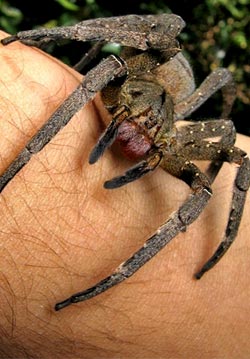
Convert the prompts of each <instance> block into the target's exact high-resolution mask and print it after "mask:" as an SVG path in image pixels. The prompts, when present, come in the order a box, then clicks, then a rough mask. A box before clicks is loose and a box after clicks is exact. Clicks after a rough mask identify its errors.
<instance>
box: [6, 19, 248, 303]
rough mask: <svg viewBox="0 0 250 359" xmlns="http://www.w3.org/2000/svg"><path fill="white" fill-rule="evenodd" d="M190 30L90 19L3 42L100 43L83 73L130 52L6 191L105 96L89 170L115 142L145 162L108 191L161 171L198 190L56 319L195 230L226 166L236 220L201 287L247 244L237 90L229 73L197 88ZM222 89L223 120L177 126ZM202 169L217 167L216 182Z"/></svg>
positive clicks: (67, 109) (56, 125)
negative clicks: (184, 38)
mask: <svg viewBox="0 0 250 359" xmlns="http://www.w3.org/2000/svg"><path fill="white" fill-rule="evenodd" d="M184 25H185V23H184V21H183V20H182V18H181V17H179V16H177V15H174V14H161V15H145V16H137V15H128V16H124V17H113V18H105V19H95V20H87V21H83V22H81V23H79V24H77V25H74V26H68V27H58V28H52V29H39V30H31V31H22V32H19V33H18V34H17V35H14V36H9V37H7V38H5V39H3V40H2V44H4V45H7V44H9V43H11V42H13V41H16V40H21V41H22V42H23V43H25V44H27V45H40V44H41V43H43V42H44V41H48V40H57V39H63V38H66V39H75V40H79V41H97V43H96V44H95V45H94V47H93V49H92V51H90V53H89V54H88V55H87V56H85V57H84V58H83V61H81V62H80V63H79V64H78V67H81V66H82V65H83V64H85V63H86V62H88V61H89V59H90V58H91V57H92V56H93V55H95V54H96V53H97V52H98V51H99V50H100V49H101V47H102V45H103V43H105V42H118V43H120V44H121V45H122V46H123V50H122V52H121V55H120V57H116V56H114V55H110V56H109V57H107V58H106V59H103V60H102V61H101V62H100V63H99V64H98V65H97V66H96V67H95V68H93V69H92V70H91V71H89V72H88V73H87V74H86V76H85V78H84V80H83V82H82V83H81V84H80V85H79V86H78V88H77V89H76V90H75V91H74V92H73V93H72V94H71V95H70V96H69V97H68V98H67V99H66V100H65V102H64V103H63V104H62V105H61V106H60V107H59V108H58V109H57V110H56V112H55V113H54V114H53V115H52V116H51V118H50V119H49V120H48V122H47V123H46V124H45V125H44V126H43V127H42V128H41V129H40V130H39V131H38V133H37V134H36V135H35V136H34V137H33V138H32V139H31V140H30V141H29V142H28V144H27V145H26V147H25V148H24V149H23V151H22V152H21V153H20V154H19V155H18V156H17V158H16V159H15V161H14V162H13V163H12V164H11V165H10V166H9V168H7V170H6V171H5V173H4V174H3V175H2V176H1V178H0V190H3V188H4V187H5V185H6V184H7V183H8V182H9V181H10V180H11V179H13V177H14V176H15V175H16V173H17V172H18V171H19V170H20V169H21V168H22V167H23V166H24V165H25V164H27V163H28V161H29V160H30V158H31V156H32V155H33V154H35V153H37V152H38V151H40V150H41V149H42V148H43V147H44V146H45V145H46V144H47V143H48V142H49V141H50V140H51V139H52V138H53V137H54V136H55V135H56V134H57V132H58V131H59V130H60V129H61V128H62V127H64V126H65V125H66V124H67V123H68V122H69V120H70V119H71V117H72V116H73V115H74V114H75V113H76V112H77V111H78V110H79V109H80V108H81V107H82V106H84V105H85V104H86V103H87V102H88V101H90V100H91V99H92V98H93V97H94V96H95V94H96V92H97V91H101V92H102V98H103V102H104V105H105V106H106V108H107V109H108V110H109V112H110V113H111V114H112V121H111V122H110V124H109V125H108V127H107V129H106V130H105V132H104V133H103V134H102V136H101V137H100V139H99V141H98V142H97V144H96V146H95V147H94V149H93V150H92V152H91V154H90V158H89V162H90V163H91V164H92V163H95V162H96V161H97V160H98V159H99V158H100V156H101V155H102V154H103V152H104V151H105V149H106V148H108V147H109V146H110V145H111V144H112V143H113V142H114V141H115V140H118V141H119V142H120V144H121V147H122V149H123V152H124V153H125V155H127V156H129V157H130V158H133V159H136V160H137V164H136V165H135V166H133V167H132V168H130V169H129V170H128V171H127V172H126V173H125V174H123V175H122V176H118V177H115V178H113V179H111V180H109V181H106V182H105V184H104V186H105V188H108V189H113V188H117V187H120V186H123V185H125V184H127V183H129V182H132V181H134V180H136V179H139V178H140V177H142V176H143V175H145V174H146V173H148V172H150V171H153V170H154V169H155V168H157V167H158V166H160V167H161V168H163V169H164V170H165V171H167V172H169V173H170V174H172V175H173V176H175V177H177V178H179V179H181V180H183V181H185V182H186V183H187V184H188V185H189V186H190V188H191V190H192V194H191V195H190V196H189V198H188V199H187V200H186V201H185V203H184V204H183V205H182V206H181V207H180V208H179V209H178V210H177V211H176V212H175V213H173V214H172V215H171V216H170V218H169V219H168V220H167V221H166V223H164V224H163V225H162V226H161V227H160V228H159V229H158V230H157V231H156V233H155V234H154V235H153V236H152V237H150V238H149V239H148V240H147V241H146V243H145V244H144V246H143V247H142V248H141V249H139V250H138V251H137V252H136V253H135V254H133V255H132V257H131V258H129V259H128V260H127V261H125V262H124V263H122V264H121V265H120V266H119V267H118V268H117V269H116V270H115V271H114V273H113V274H111V275H110V276H109V277H107V278H105V279H103V280H102V281H101V282H99V283H97V284H95V285H94V286H93V287H91V288H89V289H86V290H84V291H82V292H79V293H77V294H74V295H72V296H71V297H70V298H68V299H66V300H64V301H62V302H60V303H57V304H56V306H55V309H56V310H60V309H62V308H64V307H66V306H68V305H70V304H72V303H77V302H80V301H84V300H87V299H89V298H92V297H95V296H96V295H98V294H100V293H102V292H104V291H106V290H107V289H109V288H111V287H113V286H114V285H116V284H118V283H120V282H122V281H124V280H125V279H126V278H128V277H130V276H131V275H133V274H134V273H135V272H136V271H137V270H138V269H139V268H140V267H141V266H143V265H144V264H145V263H146V262H147V261H148V260H150V259H151V258H152V257H153V256H154V255H155V254H157V253H158V252H159V251H160V250H161V249H162V248H163V247H164V246H165V245H166V244H167V243H169V242H170V240H171V239H173V238H174V237H175V236H176V235H177V234H178V233H179V232H180V231H183V230H185V228H186V227H187V226H188V225H189V224H190V223H192V222H193V221H194V220H195V219H196V218H197V217H198V216H199V214H200V213H201V211H202V210H203V209H204V207H205V206H206V204H207V202H208V200H209V199H210V197H211V194H212V191H211V184H212V182H213V180H214V179H215V177H216V175H217V174H218V172H219V170H220V168H221V166H222V164H223V162H231V163H236V164H237V165H238V172H237V175H236V178H235V181H234V188H233V197H232V203H231V209H230V215H229V219H228V223H227V227H226V230H225V234H224V238H223V241H222V242H221V244H220V245H219V247H218V248H217V250H216V252H215V253H214V255H213V256H212V257H211V258H210V259H209V260H208V262H207V263H206V264H205V265H204V266H203V267H202V268H201V270H200V271H199V272H198V273H197V274H196V275H195V277H196V278H197V279H199V278H201V276H202V275H203V274H204V273H205V272H206V271H208V270H209V269H211V268H212V267H213V266H214V265H215V264H216V263H217V262H218V261H219V260H220V258H221V257H222V256H223V255H224V254H225V252H226V251H227V250H228V248H229V247H230V245H231V244H232V242H233V241H234V239H235V237H236V235H237V231H238V228H239V224H240V220H241V217H242V212H243V208H244V203H245V199H246V193H247V190H248V188H249V184H250V164H249V159H248V157H247V156H246V153H245V152H244V151H242V150H241V149H239V148H237V147H235V146H234V143H235V137H236V133H235V128H234V126H233V123H232V122H231V121H230V120H229V119H228V116H229V114H230V111H231V108H232V104H233V102H234V99H235V86H234V82H233V79H232V76H231V73H230V72H229V71H228V70H227V69H225V68H218V69H217V70H215V71H213V72H212V73H211V74H210V75H209V76H208V77H207V78H206V79H205V80H204V82H203V83H202V84H201V85H200V86H199V88H198V89H195V84H194V77H193V73H192V70H191V67H190V65H189V63H188V61H187V60H186V59H185V57H184V56H183V54H182V53H181V51H180V47H179V44H178V42H177V40H176V37H177V36H178V34H179V33H180V32H181V30H182V28H183V27H184ZM218 90H221V91H222V96H223V110H222V114H221V117H220V119H211V120H209V121H203V122H196V123H189V124H187V125H185V126H176V121H178V120H182V119H185V118H186V117H187V116H189V115H190V114H191V113H193V112H194V111H195V110H196V109H197V108H198V107H200V106H201V105H202V104H203V103H204V102H205V101H206V100H207V99H208V98H209V97H210V96H211V95H213V94H214V93H215V92H216V91H218ZM213 138H214V141H213V140H212V139H213ZM193 160H208V161H210V165H209V167H208V169H207V171H206V173H202V172H201V171H200V170H199V168H198V167H197V166H196V165H195V164H194V163H193V162H192V161H193Z"/></svg>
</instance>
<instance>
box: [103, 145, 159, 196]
mask: <svg viewBox="0 0 250 359" xmlns="http://www.w3.org/2000/svg"><path fill="white" fill-rule="evenodd" d="M161 158H162V153H160V152H155V153H153V154H152V155H151V156H149V157H148V158H147V159H145V160H143V161H141V162H139V163H138V164H136V165H135V166H133V167H132V168H130V169H129V170H128V171H126V172H125V174H124V175H122V176H118V177H114V178H112V179H111V180H109V181H106V182H105V183H104V188H106V189H114V188H118V187H121V186H124V185H126V184H128V183H130V182H133V181H136V180H137V179H139V178H141V177H142V176H144V175H145V174H147V173H148V172H150V171H153V170H155V169H156V167H158V166H159V164H160V162H161Z"/></svg>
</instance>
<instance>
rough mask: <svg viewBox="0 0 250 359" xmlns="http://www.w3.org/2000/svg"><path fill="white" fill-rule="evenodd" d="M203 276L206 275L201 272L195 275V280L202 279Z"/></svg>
mask: <svg viewBox="0 0 250 359" xmlns="http://www.w3.org/2000/svg"><path fill="white" fill-rule="evenodd" d="M203 274H204V272H202V271H200V272H198V273H195V275H194V278H195V279H201V277H202V276H203Z"/></svg>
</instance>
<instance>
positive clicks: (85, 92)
mask: <svg viewBox="0 0 250 359" xmlns="http://www.w3.org/2000/svg"><path fill="white" fill-rule="evenodd" d="M124 74H126V66H125V65H124V64H123V63H122V62H121V61H120V59H118V58H116V57H115V56H113V55H111V56H110V57H108V58H107V59H104V60H102V62H100V63H99V64H98V65H97V66H96V67H95V68H94V69H92V70H91V71H90V72H89V73H88V74H87V75H86V76H85V78H84V80H83V82H82V83H81V84H80V85H79V86H78V87H77V88H76V89H75V91H74V92H73V93H72V94H71V95H70V96H69V97H68V98H67V99H66V100H65V101H64V102H63V104H62V105H61V106H59V108H58V109H57V110H56V111H55V112H54V114H53V115H52V116H51V117H50V119H49V120H48V121H47V122H46V123H45V124H44V125H43V127H42V128H41V129H40V130H39V131H38V132H37V134H36V135H35V136H34V137H33V138H32V139H31V140H30V141H29V142H28V143H27V145H26V146H25V148H24V149H23V150H22V152H21V153H20V154H19V155H18V156H17V157H16V159H15V160H14V161H13V162H12V164H11V165H10V166H9V167H8V168H7V169H6V171H5V172H4V173H3V174H2V175H1V177H0V192H1V191H2V190H3V189H4V187H5V186H6V185H7V183H8V182H9V181H10V180H11V179H12V178H13V177H14V176H15V175H16V174H17V173H18V172H19V171H20V169H21V168H22V167H23V166H24V165H25V164H26V163H28V162H29V160H30V159H31V157H32V155H33V154H36V153H37V152H39V151H41V150H42V149H43V147H44V146H45V145H46V144H47V143H48V142H49V141H50V140H51V139H52V138H53V137H54V136H55V135H56V134H57V133H58V132H59V131H60V130H61V129H62V128H63V127H64V126H65V125H67V123H68V122H69V121H70V119H71V118H72V117H73V115H74V114H75V113H76V112H77V111H79V110H80V108H81V107H83V106H84V105H85V104H86V103H87V102H88V101H90V100H91V99H92V98H93V97H94V96H95V94H96V92H98V91H100V90H102V89H103V88H104V87H105V86H106V85H107V84H108V83H109V82H110V81H111V80H112V79H113V78H114V77H118V76H122V75H124Z"/></svg>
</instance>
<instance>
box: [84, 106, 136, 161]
mask: <svg viewBox="0 0 250 359" xmlns="http://www.w3.org/2000/svg"><path fill="white" fill-rule="evenodd" d="M128 115H129V112H128V110H127V108H126V106H121V107H119V108H118V110H117V111H116V112H115V114H114V115H113V119H112V121H111V122H110V124H109V125H108V127H107V128H106V130H105V131H104V133H103V134H102V135H101V137H100V138H99V140H98V142H97V144H96V145H95V147H94V148H93V150H92V151H91V153H90V155H89V163H90V164H94V163H95V162H96V161H97V160H98V159H99V158H100V157H101V156H102V154H103V152H104V151H105V149H106V148H108V147H109V146H111V145H112V143H113V142H114V140H115V138H116V136H117V131H118V127H119V126H120V124H121V123H122V122H123V121H124V120H125V119H126V118H127V117H128Z"/></svg>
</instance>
